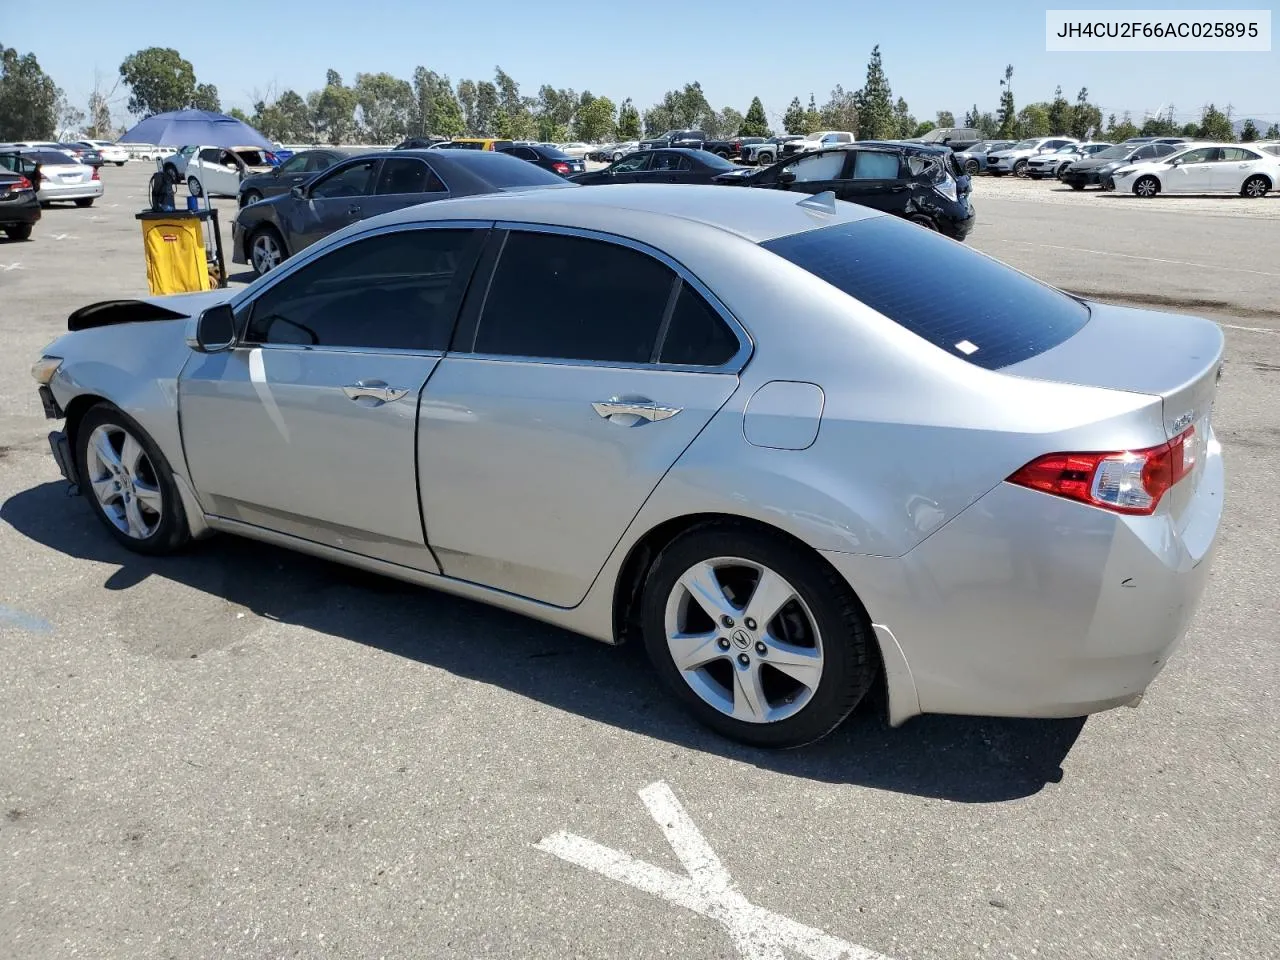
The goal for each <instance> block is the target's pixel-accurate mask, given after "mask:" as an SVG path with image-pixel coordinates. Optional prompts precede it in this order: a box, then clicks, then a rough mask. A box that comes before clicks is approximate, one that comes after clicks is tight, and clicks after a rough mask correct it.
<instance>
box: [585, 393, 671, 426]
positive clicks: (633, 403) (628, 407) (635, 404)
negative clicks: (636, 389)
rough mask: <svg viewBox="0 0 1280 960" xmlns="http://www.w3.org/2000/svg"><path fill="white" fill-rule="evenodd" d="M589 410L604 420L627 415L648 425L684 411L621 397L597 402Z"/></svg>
mask: <svg viewBox="0 0 1280 960" xmlns="http://www.w3.org/2000/svg"><path fill="white" fill-rule="evenodd" d="M591 408H592V409H593V410H595V412H596V413H598V414H599V415H600V416H602V417H604V418H605V419H608V418H609V417H616V416H625V415H629V416H633V417H640V418H641V419H642V420H648V421H649V422H650V423H652V422H653V421H655V420H667V419H669V418H671V417H674V416H675V415H676V414H677V413H679V412H680V411H681V410H682V409H684V408H683V407H661V406H659V405H658V404H656V403H654V402H653V401H652V400H648V399H644V398H637V399H634V400H628V399H623V398H621V397H613V398H611V399H609V400H597V401H596V402H595V403H593V404H591Z"/></svg>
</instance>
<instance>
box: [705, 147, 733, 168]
mask: <svg viewBox="0 0 1280 960" xmlns="http://www.w3.org/2000/svg"><path fill="white" fill-rule="evenodd" d="M702 154H703V156H700V157H698V159H699V160H700V161H702V163H704V164H705V165H706V166H708V167H710V168H711V169H712V170H737V169H739V168H738V165H737V164H736V163H734V162H732V161H731V160H726V159H725V158H724V157H721V156H719V155H718V154H714V153H711V152H710V151H708V150H703V151H702Z"/></svg>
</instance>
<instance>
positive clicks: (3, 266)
mask: <svg viewBox="0 0 1280 960" xmlns="http://www.w3.org/2000/svg"><path fill="white" fill-rule="evenodd" d="M22 269H24V267H23V266H22V264H21V263H0V270H3V271H4V272H5V273H8V272H9V271H10V270H22Z"/></svg>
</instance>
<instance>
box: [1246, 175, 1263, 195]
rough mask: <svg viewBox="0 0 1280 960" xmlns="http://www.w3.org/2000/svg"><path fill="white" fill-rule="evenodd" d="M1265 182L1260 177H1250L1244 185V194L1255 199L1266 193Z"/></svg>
mask: <svg viewBox="0 0 1280 960" xmlns="http://www.w3.org/2000/svg"><path fill="white" fill-rule="evenodd" d="M1267 189H1268V188H1267V182H1266V181H1265V180H1263V179H1262V178H1261V177H1250V178H1249V180H1248V181H1247V182H1246V183H1245V185H1244V195H1245V196H1246V197H1251V198H1253V199H1255V200H1256V199H1257V198H1258V197H1265V196H1266V195H1267Z"/></svg>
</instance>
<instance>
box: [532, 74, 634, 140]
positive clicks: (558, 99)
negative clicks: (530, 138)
mask: <svg viewBox="0 0 1280 960" xmlns="http://www.w3.org/2000/svg"><path fill="white" fill-rule="evenodd" d="M624 106H625V103H624ZM534 110H535V116H534V125H535V126H536V127H537V130H538V138H539V139H541V140H547V141H550V142H552V143H556V142H559V141H560V140H564V139H567V138H568V136H569V124H570V122H572V120H573V115H574V114H575V113H576V112H577V111H578V95H577V94H576V93H574V92H573V91H572V90H568V89H561V90H557V89H556V88H555V87H553V86H550V85H549V84H543V85H542V86H541V87H539V88H538V98H537V101H536V102H535V106H534ZM636 119H637V122H638V121H639V116H637V117H636ZM561 131H563V133H562V134H561Z"/></svg>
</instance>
